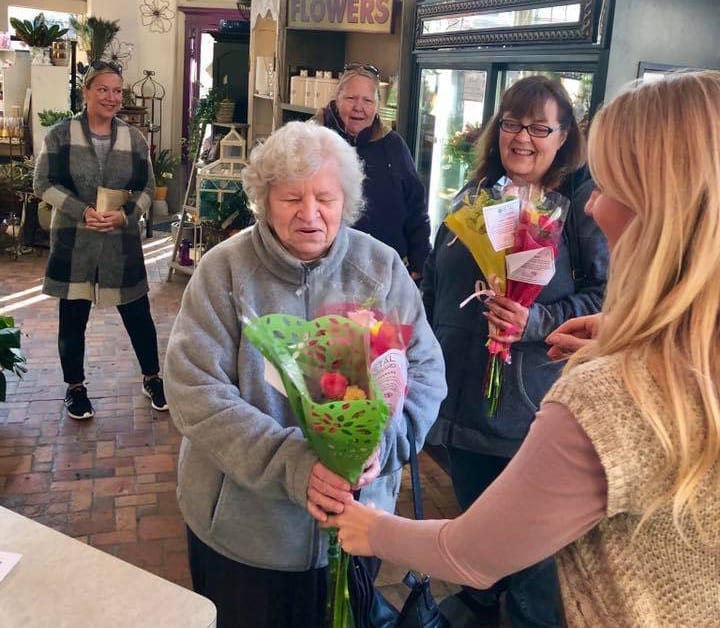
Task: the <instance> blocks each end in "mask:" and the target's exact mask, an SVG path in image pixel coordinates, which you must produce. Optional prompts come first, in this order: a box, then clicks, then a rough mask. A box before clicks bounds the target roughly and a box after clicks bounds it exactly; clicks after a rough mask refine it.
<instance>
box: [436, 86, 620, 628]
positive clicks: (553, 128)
mask: <svg viewBox="0 0 720 628" xmlns="http://www.w3.org/2000/svg"><path fill="white" fill-rule="evenodd" d="M583 164H584V138H583V136H582V134H581V132H580V130H579V128H578V125H577V122H576V121H575V117H574V115H573V107H572V102H571V101H570V98H569V96H568V94H567V92H566V91H565V89H564V88H563V87H562V85H561V84H560V82H559V81H557V80H553V79H549V78H546V77H544V76H529V77H526V78H524V79H521V80H519V81H517V82H516V83H514V84H513V85H512V86H511V87H510V88H509V89H508V90H507V91H506V92H505V93H504V94H503V97H502V101H501V103H500V107H499V108H498V113H497V115H496V116H495V117H494V118H492V119H491V120H490V121H489V122H488V123H487V125H486V127H485V129H484V131H483V134H482V135H481V137H480V139H479V140H478V144H477V167H476V169H475V172H474V174H473V177H472V179H471V181H469V182H468V184H467V185H466V186H465V188H463V189H462V190H461V191H460V192H459V193H458V195H457V197H456V199H455V201H454V207H459V206H461V205H462V201H463V198H464V197H465V194H466V193H467V192H468V191H471V192H474V191H475V190H476V189H477V188H478V187H487V188H490V187H492V186H493V185H494V184H495V183H496V182H497V181H498V180H499V179H500V178H501V177H503V176H507V177H509V178H511V179H512V180H513V182H514V183H518V184H520V183H527V184H532V185H534V186H542V187H543V188H545V189H548V190H556V191H558V192H560V193H561V194H563V195H564V196H566V197H567V198H569V199H570V201H571V205H570V209H569V210H568V217H567V220H566V223H565V227H564V232H563V237H562V239H561V244H560V247H559V253H558V256H557V259H556V261H555V267H556V271H555V275H554V277H553V278H552V280H551V281H550V283H549V284H548V285H547V286H545V287H544V288H543V290H542V292H541V293H540V295H539V297H538V299H537V301H536V302H535V303H534V304H533V305H531V306H530V307H529V308H526V307H523V306H521V305H519V304H517V303H515V302H514V301H511V300H510V299H507V298H504V297H501V296H498V297H495V298H493V299H491V300H489V301H488V302H486V303H485V304H483V303H481V302H480V301H478V300H475V299H473V300H472V302H470V303H469V304H468V305H466V306H465V307H463V308H460V307H459V304H460V303H461V302H462V301H464V300H465V299H466V297H467V296H468V295H470V294H472V293H473V292H474V291H475V290H476V288H475V283H476V281H478V280H485V281H486V280H487V278H484V277H482V274H481V272H480V269H479V268H478V265H477V263H476V262H475V260H474V259H473V257H472V255H471V253H470V251H469V250H468V249H467V248H466V247H465V246H464V245H463V244H462V242H460V241H459V240H458V239H456V238H455V236H454V234H453V233H452V232H450V231H449V230H448V228H447V227H446V226H445V225H442V226H441V227H440V229H439V231H438V234H437V237H436V240H435V246H434V248H433V251H432V253H431V254H430V256H429V257H428V261H427V263H426V265H425V271H424V277H423V282H422V290H423V300H424V301H425V308H426V312H427V315H428V320H429V321H430V324H431V325H432V327H433V330H434V331H435V334H436V335H437V337H438V339H439V340H440V344H441V345H442V348H443V354H444V357H445V364H446V367H445V368H446V379H447V384H448V396H447V397H446V399H445V401H444V402H443V404H442V406H441V408H440V413H439V416H438V421H437V423H436V424H435V426H434V427H433V429H432V431H431V432H430V435H429V437H428V441H429V442H430V443H433V444H436V445H444V446H445V447H446V448H447V452H448V459H449V465H450V475H451V478H452V483H453V489H454V492H455V495H456V497H457V500H458V503H459V504H460V506H461V508H463V509H467V508H469V507H470V505H471V504H472V503H473V502H474V501H475V499H476V498H477V497H478V496H479V495H480V494H481V493H483V492H484V491H485V490H486V489H487V488H488V487H489V486H490V484H491V483H492V482H493V481H494V480H495V478H497V477H498V475H500V473H501V472H502V470H503V469H504V468H505V466H506V465H507V464H508V462H509V461H510V459H511V458H512V457H513V456H514V455H515V453H516V452H517V450H518V449H519V447H520V445H521V444H522V442H523V440H524V439H525V437H526V436H527V433H528V430H529V429H530V425H531V423H532V421H533V417H534V415H535V411H536V410H537V408H538V406H539V404H540V400H541V399H542V397H543V395H544V394H545V393H546V392H547V390H548V389H549V388H550V386H551V385H552V383H553V382H554V381H555V379H556V378H557V377H558V375H559V372H560V368H561V366H560V365H559V364H553V363H551V361H550V360H549V359H548V357H547V355H546V351H547V346H546V345H545V337H546V336H547V335H548V334H549V333H550V332H552V331H553V330H554V329H555V328H556V327H558V326H559V325H560V324H561V323H563V321H565V320H566V319H569V318H572V317H575V316H581V315H584V314H593V313H595V312H598V311H599V310H600V307H601V303H602V297H603V292H604V289H605V281H606V269H607V263H608V252H607V243H606V241H605V238H604V237H603V235H602V233H601V232H600V231H599V229H598V228H597V225H595V223H594V222H593V221H592V219H591V218H589V217H587V216H586V215H585V214H584V212H583V207H584V205H585V202H586V201H587V199H588V197H589V195H590V192H591V190H592V187H593V183H592V181H591V180H590V177H589V175H588V173H587V170H586V168H584V167H583ZM488 321H490V322H491V323H493V324H494V325H495V326H496V327H497V328H499V329H502V330H505V335H504V336H503V340H504V341H506V342H507V341H508V340H509V341H510V342H511V343H512V349H511V353H512V363H511V364H509V365H507V366H505V367H504V373H503V376H504V381H503V385H502V392H501V398H500V401H499V404H498V407H497V411H496V413H495V415H494V416H493V415H492V414H491V413H490V411H489V408H488V404H487V402H486V400H485V399H484V393H483V389H484V387H483V379H484V376H485V372H486V367H487V362H488V350H487V347H486V344H487V341H488V337H492V336H490V329H489V326H488ZM510 329H514V332H513V333H508V330H510ZM502 591H507V597H506V600H507V606H508V613H509V615H510V617H511V618H512V621H513V625H514V626H558V625H559V624H560V614H559V604H558V602H559V598H558V595H557V591H558V583H557V576H556V571H555V566H554V564H553V561H552V559H548V560H546V561H543V562H542V563H540V564H538V565H535V566H533V567H531V568H530V569H527V570H524V571H522V572H520V573H517V574H513V575H511V576H510V577H509V578H508V579H506V580H504V581H503V582H501V583H499V584H498V585H497V586H495V587H493V588H492V589H491V590H489V591H473V590H471V589H464V590H463V591H462V592H460V593H459V594H458V595H456V596H454V597H453V598H451V599H449V600H447V601H446V602H445V603H444V604H443V606H442V609H443V611H444V612H446V613H447V614H448V615H449V616H451V617H458V618H461V617H467V618H468V619H467V621H468V622H469V624H468V625H475V624H477V623H478V622H480V621H483V620H488V621H492V620H493V619H494V618H496V617H497V615H498V612H499V595H500V593H501V592H502ZM460 621H461V620H460V619H458V623H460Z"/></svg>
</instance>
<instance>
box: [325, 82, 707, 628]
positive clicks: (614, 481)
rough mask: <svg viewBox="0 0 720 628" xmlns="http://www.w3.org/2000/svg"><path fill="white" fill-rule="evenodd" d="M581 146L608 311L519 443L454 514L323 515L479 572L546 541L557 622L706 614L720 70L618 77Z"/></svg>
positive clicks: (542, 548)
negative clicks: (602, 237)
mask: <svg viewBox="0 0 720 628" xmlns="http://www.w3.org/2000/svg"><path fill="white" fill-rule="evenodd" d="M526 123H527V121H526V122H524V124H526ZM658 129H662V132H660V133H658ZM589 160H590V167H591V169H592V172H593V176H594V177H595V180H596V181H597V184H598V190H597V191H596V192H594V193H593V196H592V197H591V199H590V201H589V202H588V204H587V209H586V211H587V212H588V213H589V214H590V215H591V216H592V217H593V218H594V219H595V220H596V221H597V223H598V224H599V225H600V227H601V228H602V230H603V232H604V233H605V234H606V235H607V239H608V242H609V244H610V247H611V248H612V260H611V265H610V274H609V280H608V286H607V297H606V299H605V303H604V305H603V313H602V318H601V320H600V324H599V328H598V334H597V337H596V339H595V340H594V341H592V342H591V343H589V344H587V345H586V346H585V347H584V348H583V349H581V350H580V353H578V354H575V356H574V357H573V358H571V361H570V363H569V365H568V366H567V368H566V369H565V371H564V372H563V375H562V377H561V378H560V380H559V381H558V382H557V383H556V384H555V385H554V386H553V387H552V390H551V391H550V392H549V393H548V394H547V396H546V397H545V399H544V401H543V405H542V408H541V410H540V412H538V415H537V418H536V419H535V422H534V424H533V426H532V428H531V430H530V434H529V435H528V437H527V439H526V441H525V443H524V444H523V446H522V448H521V449H520V451H519V452H518V454H517V456H515V458H514V459H513V461H512V462H511V463H510V465H508V468H507V469H506V470H505V471H504V472H503V473H502V475H501V476H500V477H499V478H498V479H497V481H496V482H494V483H493V485H492V486H491V487H490V488H489V489H488V491H487V492H486V493H485V494H484V495H482V496H481V497H480V498H479V499H478V500H477V501H476V502H475V503H474V504H473V505H472V507H471V508H470V509H469V510H468V511H467V512H466V513H465V514H463V515H461V516H460V517H458V518H457V519H455V520H454V521H429V520H428V521H417V522H416V521H407V520H403V519H401V518H399V517H394V516H392V515H388V514H387V513H380V512H378V511H374V510H369V509H366V508H365V507H363V506H361V505H359V504H349V505H347V506H346V507H345V510H344V512H343V514H342V515H341V516H339V517H331V518H330V521H329V522H328V525H332V526H339V528H340V531H339V537H340V540H341V542H342V545H343V548H344V549H346V550H347V551H349V552H351V553H352V554H356V555H361V554H366V553H370V552H373V553H377V554H378V555H380V556H382V557H383V558H386V559H388V560H390V561H393V562H395V561H397V564H406V565H410V566H412V567H413V568H415V569H418V570H420V571H423V572H426V573H431V574H433V575H436V576H437V577H440V578H442V579H444V580H449V581H453V580H454V581H458V582H464V583H469V584H474V585H475V586H485V585H487V584H488V583H490V582H493V581H495V580H497V579H498V578H499V577H501V576H502V575H503V574H507V573H509V572H511V571H516V570H517V569H519V568H521V567H523V566H524V565H528V564H530V563H532V562H534V561H536V560H538V559H539V558H541V557H543V556H549V555H551V554H552V553H554V552H558V554H557V562H558V567H559V571H560V576H561V582H562V598H563V608H564V612H565V621H566V623H567V625H568V626H577V627H587V628H590V627H592V628H595V627H603V628H605V627H610V626H612V627H623V628H633V627H634V628H641V627H645V628H660V627H664V626H678V627H679V626H687V627H689V626H717V625H718V618H720V551H718V549H719V548H720V526H719V525H718V520H720V491H718V487H719V486H720V465H719V464H718V461H719V460H720V438H719V435H720V360H718V357H717V356H718V353H719V352H720V335H719V334H718V320H719V319H720V282H718V275H720V177H719V176H718V172H719V171H720V72H715V71H707V72H690V73H684V74H676V75H669V76H667V77H665V78H664V79H663V80H660V81H655V82H652V83H643V84H640V85H634V86H631V87H629V88H628V89H626V90H625V91H624V92H622V93H621V94H620V95H619V96H617V97H616V98H615V99H614V100H613V101H612V102H611V103H610V104H609V105H607V106H606V107H605V108H604V109H603V110H601V111H600V112H599V113H598V114H597V116H596V117H595V119H594V120H593V123H592V126H591V129H590V147H589Z"/></svg>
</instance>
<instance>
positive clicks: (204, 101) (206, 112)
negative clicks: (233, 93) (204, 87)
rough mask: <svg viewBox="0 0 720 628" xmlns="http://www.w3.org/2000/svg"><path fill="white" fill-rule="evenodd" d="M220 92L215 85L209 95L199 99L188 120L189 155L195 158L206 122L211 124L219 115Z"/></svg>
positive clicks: (187, 144)
mask: <svg viewBox="0 0 720 628" xmlns="http://www.w3.org/2000/svg"><path fill="white" fill-rule="evenodd" d="M219 100H220V94H219V93H218V91H217V90H216V89H215V88H214V87H213V88H211V89H210V91H208V93H207V96H205V97H204V98H201V99H200V100H198V102H197V104H196V105H195V108H194V109H193V114H192V116H191V117H190V120H189V122H188V138H187V143H186V144H185V145H186V146H187V155H188V157H189V158H190V159H192V160H195V159H197V157H198V154H197V153H198V148H199V147H200V142H202V140H203V138H202V133H203V131H204V129H205V125H206V124H210V123H211V122H212V121H213V120H215V118H216V117H217V110H218V103H219Z"/></svg>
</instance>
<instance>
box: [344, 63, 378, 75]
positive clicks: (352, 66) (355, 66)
mask: <svg viewBox="0 0 720 628" xmlns="http://www.w3.org/2000/svg"><path fill="white" fill-rule="evenodd" d="M343 70H344V71H345V72H347V71H348V70H364V71H365V72H369V73H370V74H372V75H373V76H380V70H378V69H377V68H376V67H375V66H374V65H372V64H371V63H346V64H345V67H344V68H343Z"/></svg>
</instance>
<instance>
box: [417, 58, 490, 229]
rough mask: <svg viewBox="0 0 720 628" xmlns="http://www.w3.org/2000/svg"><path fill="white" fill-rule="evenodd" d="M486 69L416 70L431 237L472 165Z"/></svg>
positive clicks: (419, 161)
mask: <svg viewBox="0 0 720 628" xmlns="http://www.w3.org/2000/svg"><path fill="white" fill-rule="evenodd" d="M487 80H488V72H487V71H486V70H479V69H476V70H449V69H439V68H426V69H423V70H421V72H420V90H419V106H418V113H419V115H418V118H417V119H418V127H417V130H416V134H415V137H416V138H417V140H416V145H415V155H416V163H417V170H418V173H419V175H420V179H421V181H422V182H423V185H424V186H425V191H426V194H427V197H428V213H429V215H430V224H431V227H432V238H433V239H434V237H435V232H436V231H437V228H438V226H439V225H440V223H441V222H442V221H443V219H444V218H445V214H446V213H447V211H448V208H449V206H450V201H451V200H452V198H453V197H454V196H455V194H456V193H457V191H458V190H459V189H460V188H461V187H462V186H463V184H464V183H465V181H466V180H467V178H468V175H469V174H470V170H471V168H472V164H473V148H472V144H473V143H474V140H475V139H477V136H478V135H479V130H480V125H481V124H482V121H483V111H484V107H485V94H486V85H487Z"/></svg>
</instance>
